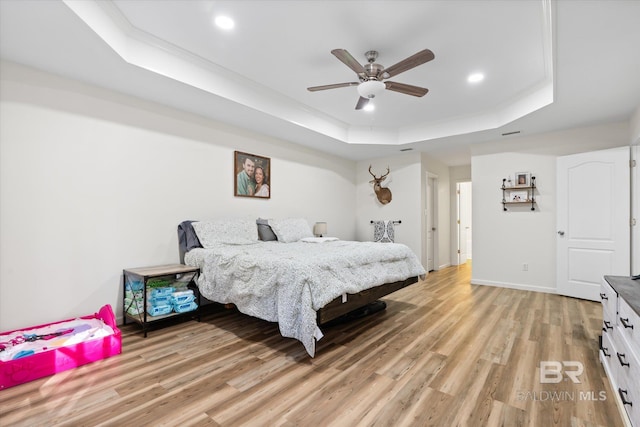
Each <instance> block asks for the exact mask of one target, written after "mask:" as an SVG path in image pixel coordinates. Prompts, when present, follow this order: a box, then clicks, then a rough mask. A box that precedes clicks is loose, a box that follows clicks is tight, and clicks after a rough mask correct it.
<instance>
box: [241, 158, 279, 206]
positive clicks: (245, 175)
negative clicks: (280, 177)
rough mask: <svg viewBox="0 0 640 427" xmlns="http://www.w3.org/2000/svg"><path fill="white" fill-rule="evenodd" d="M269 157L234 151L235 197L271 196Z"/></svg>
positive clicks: (267, 197) (265, 197)
mask: <svg viewBox="0 0 640 427" xmlns="http://www.w3.org/2000/svg"><path fill="white" fill-rule="evenodd" d="M270 178H271V159H270V158H268V157H262V156H258V155H255V154H249V153H242V152H240V151H234V159H233V194H234V196H236V197H258V198H261V199H270V198H271V182H270Z"/></svg>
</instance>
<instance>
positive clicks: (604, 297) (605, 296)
mask: <svg viewBox="0 0 640 427" xmlns="http://www.w3.org/2000/svg"><path fill="white" fill-rule="evenodd" d="M600 299H609V297H608V296H607V294H603V293H601V294H600Z"/></svg>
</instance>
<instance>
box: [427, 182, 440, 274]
mask: <svg viewBox="0 0 640 427" xmlns="http://www.w3.org/2000/svg"><path fill="white" fill-rule="evenodd" d="M425 179H426V206H425V225H426V227H425V228H426V234H425V248H426V250H425V253H426V256H425V259H424V260H423V264H424V266H425V267H426V270H427V271H428V272H429V271H434V270H438V226H437V225H438V176H437V175H434V174H432V173H429V172H427V173H426V177H425Z"/></svg>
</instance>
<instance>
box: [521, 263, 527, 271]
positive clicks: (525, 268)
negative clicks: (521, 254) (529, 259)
mask: <svg viewBox="0 0 640 427" xmlns="http://www.w3.org/2000/svg"><path fill="white" fill-rule="evenodd" d="M522 271H529V264H527V263H524V264H522Z"/></svg>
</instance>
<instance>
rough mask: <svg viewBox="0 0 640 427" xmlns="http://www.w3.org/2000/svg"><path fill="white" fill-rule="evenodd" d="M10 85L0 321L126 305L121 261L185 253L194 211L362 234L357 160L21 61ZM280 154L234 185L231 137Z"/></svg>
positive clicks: (173, 258)
mask: <svg viewBox="0 0 640 427" xmlns="http://www.w3.org/2000/svg"><path fill="white" fill-rule="evenodd" d="M0 71H1V72H0V76H1V77H2V81H1V86H0V97H1V98H0V117H1V120H0V206H1V214H0V236H1V240H0V330H11V329H15V328H22V327H28V326H32V325H37V324H41V323H45V322H51V321H56V320H61V319H65V318H69V317H74V316H78V315H84V314H88V313H93V312H95V311H97V310H98V309H99V308H100V307H101V306H102V305H104V304H107V303H108V304H111V305H112V306H113V307H114V310H116V314H117V315H118V317H120V316H121V310H122V304H121V302H120V299H121V296H122V289H121V274H122V269H123V268H130V267H141V266H150V265H159V264H166V263H176V262H178V247H177V234H176V227H177V225H178V223H179V222H180V221H182V220H185V219H207V218H219V217H228V216H234V217H236V216H246V217H248V218H255V217H258V216H264V217H276V218H278V217H287V216H295V217H305V218H307V219H308V221H309V223H310V225H312V224H313V223H314V222H315V221H327V222H328V224H329V232H330V234H331V235H333V236H337V237H340V238H342V239H351V240H352V239H354V238H355V235H356V230H355V214H354V212H355V211H356V202H355V199H356V198H355V194H356V176H355V162H352V161H349V160H344V159H340V158H337V157H334V156H330V155H327V154H323V153H320V152H316V151H313V150H310V149H307V148H304V147H302V146H299V145H296V144H292V143H288V142H285V141H279V140H274V139H272V138H268V137H264V136H261V135H257V134H251V133H248V132H245V131H242V130H239V129H235V128H232V127H229V126H226V125H223V124H218V123H213V122H211V121H209V120H205V119H203V118H200V117H197V116H193V115H188V114H185V113H180V112H178V111H175V110H171V109H168V108H164V107H161V106H159V105H156V104H152V103H148V102H143V101H141V100H137V99H134V98H130V97H126V96H123V95H119V94H116V93H113V92H109V91H105V90H101V89H97V88H95V87H91V86H87V85H83V84H81V83H78V82H73V81H70V80H66V79H62V78H58V77H55V76H52V75H48V74H44V73H40V72H36V71H34V70H31V69H28V68H23V67H19V66H16V65H11V64H2V69H1V70H0ZM234 150H240V151H246V152H250V153H254V154H258V155H263V156H267V157H270V158H271V167H272V171H273V173H272V177H271V186H272V197H271V199H270V200H261V199H249V198H236V197H234V196H233V170H232V168H233V151H234Z"/></svg>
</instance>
